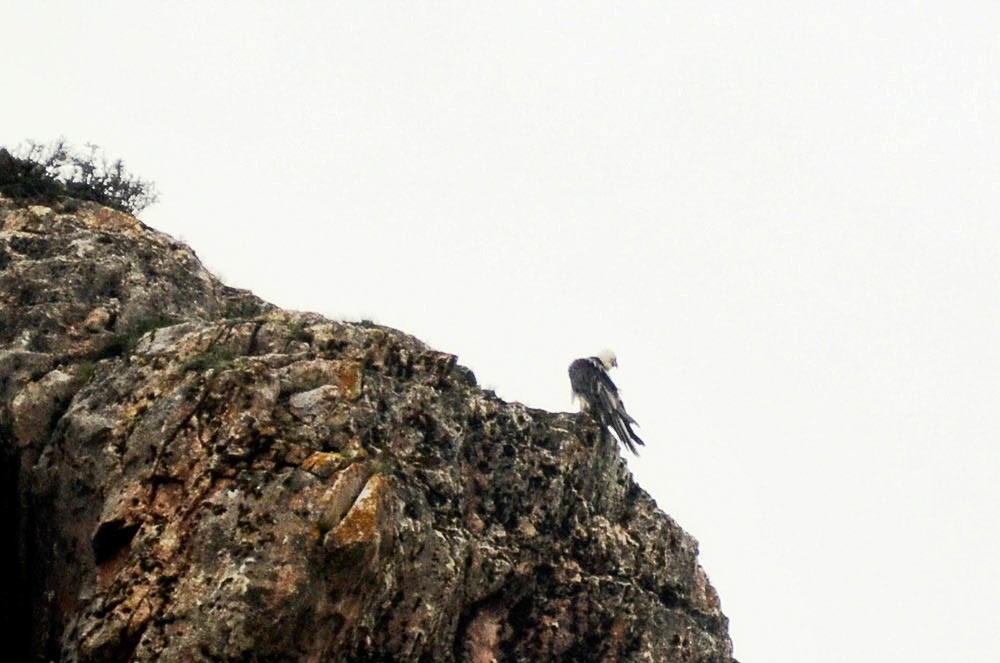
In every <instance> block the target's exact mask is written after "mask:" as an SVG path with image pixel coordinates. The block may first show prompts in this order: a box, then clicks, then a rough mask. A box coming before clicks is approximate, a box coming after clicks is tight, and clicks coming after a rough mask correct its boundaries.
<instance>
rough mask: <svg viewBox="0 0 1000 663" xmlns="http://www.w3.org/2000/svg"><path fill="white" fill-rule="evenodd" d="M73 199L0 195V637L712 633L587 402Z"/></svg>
mask: <svg viewBox="0 0 1000 663" xmlns="http://www.w3.org/2000/svg"><path fill="white" fill-rule="evenodd" d="M68 209H69V210H71V211H67V212H60V211H58V210H53V209H50V208H46V207H38V206H35V207H25V206H16V205H14V204H13V203H12V202H11V201H9V200H6V201H5V200H2V199H0V223H2V227H0V479H2V491H3V492H2V495H0V502H2V516H0V517H2V522H0V524H2V526H3V529H4V531H5V532H7V533H8V534H7V536H6V537H5V538H4V541H5V543H4V545H3V551H2V555H3V562H4V567H3V568H4V570H5V573H4V574H3V578H2V580H0V582H2V583H3V584H2V591H3V598H4V601H3V611H4V612H3V619H4V621H5V622H7V625H8V626H13V627H14V630H13V631H10V630H8V631H7V632H8V633H11V632H13V633H14V636H12V638H13V639H12V640H10V641H9V643H8V646H7V653H8V655H10V656H12V658H11V659H9V660H37V661H43V660H65V661H152V660H163V661H175V660H176V661H192V660H195V661H196V660H206V661H207V660H213V661H221V660H225V661H231V660H289V661H299V660H301V661H327V660H330V661H341V660H342V661H376V660H380V661H470V662H474V663H486V662H489V661H494V660H496V661H546V660H564V661H713V662H716V661H717V662H720V663H721V662H725V663H728V662H730V661H731V660H732V657H731V651H732V647H731V644H730V641H729V637H728V634H727V622H726V618H725V616H724V615H723V614H722V612H721V610H720V607H719V600H718V598H717V596H716V594H715V591H714V590H713V589H712V587H711V585H709V583H708V581H707V579H706V577H705V574H704V572H703V571H702V569H701V567H700V566H699V565H698V563H697V559H696V557H697V543H696V542H695V540H694V539H693V538H692V537H691V536H689V535H688V534H686V533H685V532H684V531H683V530H681V529H680V527H678V526H677V525H676V524H675V523H674V522H673V520H671V519H670V517H669V516H667V515H665V514H664V513H663V512H662V511H660V510H659V509H657V507H656V504H655V503H654V502H653V501H652V500H651V499H650V498H649V496H648V495H646V493H645V492H643V491H642V490H641V489H640V488H639V487H638V486H637V485H636V484H635V482H634V481H633V479H632V476H631V474H630V473H629V471H628V469H627V468H626V466H625V465H624V463H623V462H622V460H621V458H620V456H619V454H618V449H617V446H616V445H615V444H613V443H612V442H611V441H610V440H609V439H608V438H607V437H606V436H603V435H602V434H601V432H600V431H599V430H598V428H597V427H596V426H595V424H594V423H593V422H592V421H591V420H590V419H589V418H587V417H586V416H585V415H579V414H566V413H550V412H544V411H540V410H534V409H531V408H527V407H525V406H523V405H520V404H518V403H506V402H504V401H502V400H500V399H499V398H497V397H496V396H495V395H493V394H492V393H491V392H489V391H484V390H482V389H480V388H478V387H477V386H476V382H475V378H474V376H473V375H472V373H471V372H470V371H469V370H468V369H466V368H463V367H462V366H460V365H458V364H457V363H456V361H455V357H454V356H452V355H449V354H445V353H443V352H438V351H435V350H433V349H431V348H429V347H427V346H426V345H424V344H423V343H421V342H420V341H419V340H417V339H415V338H413V337H411V336H408V335H406V334H404V333H402V332H399V331H396V330H393V329H388V328H385V327H380V326H377V325H372V324H364V323H347V322H338V321H331V320H327V319H324V318H322V317H320V316H318V315H313V314H307V313H296V312H290V311H283V310H280V309H276V308H275V307H273V306H271V305H268V304H266V303H264V302H262V301H260V300H259V299H257V298H255V297H254V296H253V295H251V294H250V293H247V292H244V291H239V290H235V289H233V288H228V287H226V286H224V285H222V284H221V283H219V282H218V281H217V280H216V279H215V278H214V277H213V276H212V275H211V274H209V273H208V272H207V271H206V270H205V269H204V268H203V267H202V266H201V264H200V263H199V262H198V260H197V258H196V257H195V255H194V253H193V252H192V251H191V250H190V249H189V248H188V247H187V246H185V245H183V244H181V243H179V242H177V241H175V240H173V239H171V238H169V237H167V236H165V235H163V234H160V233H158V232H155V231H153V230H151V229H150V228H148V227H146V226H144V225H143V224H141V223H140V222H139V221H137V220H136V219H134V218H132V217H131V216H128V215H126V214H123V213H120V212H116V211H113V210H110V209H107V208H104V207H100V206H97V205H95V204H90V203H83V204H77V203H74V204H73V205H72V206H71V207H69V208H68ZM9 637H11V636H9Z"/></svg>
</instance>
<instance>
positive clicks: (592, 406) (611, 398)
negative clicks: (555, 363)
mask: <svg viewBox="0 0 1000 663" xmlns="http://www.w3.org/2000/svg"><path fill="white" fill-rule="evenodd" d="M617 365H618V359H617V357H615V353H614V352H611V351H610V350H604V351H602V352H601V353H600V354H599V355H597V356H596V357H587V358H586V359H577V360H576V361H574V362H573V363H572V364H570V365H569V383H570V385H572V387H573V398H579V399H580V405H581V407H582V409H583V410H585V411H589V412H590V413H591V415H593V417H594V418H595V419H597V421H598V422H599V423H600V424H601V425H602V426H604V427H605V428H610V429H612V430H614V432H615V435H616V436H618V439H619V440H621V443H622V444H624V445H625V446H626V447H627V448H628V450H629V451H631V452H632V453H634V454H635V455H637V456H638V455H639V452H638V451H636V449H635V445H636V444H639V445H642V446H645V445H646V443H645V442H643V441H642V440H640V439H639V436H638V435H636V434H635V431H633V430H632V424H636V421H635V419H633V418H632V417H630V416H629V414H628V412H626V411H625V405H624V404H623V403H622V399H621V398H620V397H619V396H618V387H616V386H615V383H614V382H612V381H611V378H610V377H608V371H610V370H611V369H612V368H614V367H615V366H617ZM636 425H637V426H638V424H636Z"/></svg>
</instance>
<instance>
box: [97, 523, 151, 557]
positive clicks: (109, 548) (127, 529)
mask: <svg viewBox="0 0 1000 663" xmlns="http://www.w3.org/2000/svg"><path fill="white" fill-rule="evenodd" d="M138 531H139V524H138V523H127V522H125V520H124V519H122V518H115V519H114V520H108V521H106V522H103V523H101V524H100V525H98V527H97V531H96V532H95V533H94V538H93V540H92V541H91V545H92V547H93V549H94V561H95V562H96V563H97V565H98V566H100V565H102V564H104V563H105V562H107V561H109V560H111V559H113V558H114V557H116V556H117V555H118V553H119V551H121V550H122V549H123V548H127V547H128V546H130V545H131V544H132V539H134V538H135V534H136V532H138Z"/></svg>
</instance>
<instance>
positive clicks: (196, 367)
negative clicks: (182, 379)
mask: <svg viewBox="0 0 1000 663" xmlns="http://www.w3.org/2000/svg"><path fill="white" fill-rule="evenodd" d="M237 356H238V354H237V353H236V352H235V351H233V350H232V348H229V347H226V346H225V345H213V346H212V347H210V348H209V349H208V350H206V351H205V352H203V353H201V354H200V355H195V356H194V357H191V358H190V359H188V360H187V361H185V362H184V363H183V364H182V365H181V370H182V371H183V372H185V373H187V372H188V371H196V372H198V373H200V372H202V371H207V370H210V369H213V368H224V367H226V366H229V365H230V364H231V363H233V360H234V359H236V357H237Z"/></svg>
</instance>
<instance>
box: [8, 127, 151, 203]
mask: <svg viewBox="0 0 1000 663" xmlns="http://www.w3.org/2000/svg"><path fill="white" fill-rule="evenodd" d="M0 193H2V194H3V195H4V196H7V197H9V198H13V199H14V200H18V201H26V202H42V203H54V202H58V201H60V200H61V199H62V198H76V199H79V200H92V201H94V202H97V203H100V204H101V205H107V206H108V207H114V208H115V209H119V210H122V211H124V212H128V213H129V214H137V213H138V212H140V211H142V210H143V209H145V208H146V207H148V206H149V205H151V204H153V203H155V202H156V200H157V193H156V187H155V185H154V184H153V183H152V182H148V181H146V180H142V179H140V178H138V177H136V176H135V175H132V174H131V173H129V172H128V171H127V170H125V164H124V163H123V162H122V160H121V159H115V160H109V159H107V158H106V157H105V156H104V154H103V153H102V152H101V151H100V150H99V149H98V147H97V146H96V145H90V144H88V145H87V151H86V152H80V151H77V150H74V149H73V148H72V147H71V146H70V145H69V144H68V143H67V142H66V141H65V140H62V139H60V140H58V141H56V142H54V143H51V144H49V145H43V144H41V143H35V142H33V141H29V142H28V143H26V144H25V145H23V146H21V147H19V148H18V149H17V150H15V153H14V154H11V153H10V152H8V151H7V150H6V149H4V148H0Z"/></svg>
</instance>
